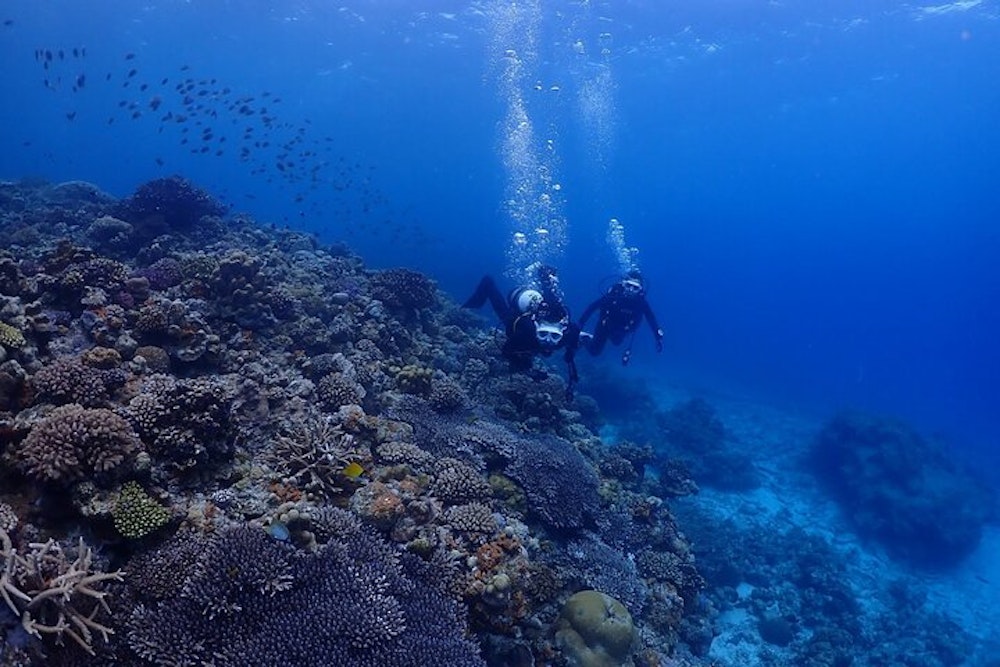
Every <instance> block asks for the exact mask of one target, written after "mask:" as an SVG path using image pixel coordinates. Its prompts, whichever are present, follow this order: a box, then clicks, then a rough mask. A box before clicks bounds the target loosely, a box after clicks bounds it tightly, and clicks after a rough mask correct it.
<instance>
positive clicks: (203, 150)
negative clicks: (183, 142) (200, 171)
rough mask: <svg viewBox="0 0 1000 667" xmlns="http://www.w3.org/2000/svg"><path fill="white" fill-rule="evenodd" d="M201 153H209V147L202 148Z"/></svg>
mask: <svg viewBox="0 0 1000 667" xmlns="http://www.w3.org/2000/svg"><path fill="white" fill-rule="evenodd" d="M199 152H200V153H207V152H208V146H202V147H201V150H200V151H199Z"/></svg>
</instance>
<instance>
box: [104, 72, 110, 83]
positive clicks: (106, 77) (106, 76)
mask: <svg viewBox="0 0 1000 667" xmlns="http://www.w3.org/2000/svg"><path fill="white" fill-rule="evenodd" d="M104 80H105V81H111V72H108V73H107V75H105V77H104Z"/></svg>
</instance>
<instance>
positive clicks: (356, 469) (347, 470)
mask: <svg viewBox="0 0 1000 667" xmlns="http://www.w3.org/2000/svg"><path fill="white" fill-rule="evenodd" d="M364 471H365V469H364V468H363V467H362V466H361V464H360V463H358V462H357V461H351V462H350V463H348V464H347V465H346V466H344V469H343V470H341V471H340V472H341V474H342V475H343V476H344V477H350V478H351V479H357V478H358V477H361V474H362V473H363V472H364Z"/></svg>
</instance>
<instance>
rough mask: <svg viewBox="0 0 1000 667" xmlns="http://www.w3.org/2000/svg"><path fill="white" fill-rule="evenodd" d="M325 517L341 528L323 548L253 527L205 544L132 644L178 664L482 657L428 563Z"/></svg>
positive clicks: (463, 666)
mask: <svg viewBox="0 0 1000 667" xmlns="http://www.w3.org/2000/svg"><path fill="white" fill-rule="evenodd" d="M327 514H329V515H330V516H327V517H326V518H327V520H329V521H330V522H331V523H333V524H336V528H335V530H333V531H331V532H332V533H334V534H333V535H332V536H331V537H330V541H329V542H327V543H326V544H325V545H323V546H322V547H321V548H320V549H319V550H318V551H317V552H315V553H306V552H301V551H297V550H295V549H294V548H293V547H292V546H290V545H288V544H286V543H281V542H277V541H275V540H273V539H271V538H269V537H268V536H267V534H266V533H265V532H264V531H263V530H260V529H254V528H236V529H233V530H230V531H226V532H225V533H223V534H221V535H219V536H218V537H216V538H214V539H212V540H209V541H207V542H205V543H204V550H203V551H202V552H201V554H200V555H199V556H198V559H197V562H196V564H195V566H194V567H193V568H192V569H191V570H189V571H188V572H187V573H186V574H185V579H186V581H185V582H184V585H183V588H182V590H181V593H180V595H177V596H173V597H165V598H163V599H161V600H159V601H154V602H150V603H149V604H146V605H143V606H140V607H138V608H137V609H136V610H135V612H134V613H133V614H132V616H131V618H130V619H129V621H128V623H127V639H128V644H129V646H130V647H131V648H132V650H133V651H134V652H135V653H136V654H138V655H139V656H141V657H142V658H144V659H146V660H148V661H149V662H151V663H153V664H156V665H175V666H178V667H179V666H188V665H190V666H192V667H193V666H195V665H202V664H207V663H209V662H210V663H211V664H214V665H216V666H217V667H237V666H239V665H247V664H260V665H278V664H293V665H301V666H303V667H312V666H316V667H319V666H321V665H322V666H331V667H375V666H376V665H398V666H400V667H410V666H413V667H416V666H418V665H420V666H423V665H432V664H441V665H444V664H447V665H452V666H454V667H482V666H483V665H484V664H485V663H484V662H483V661H482V659H481V658H480V657H479V651H478V648H477V647H476V645H475V643H474V642H472V641H470V640H468V639H467V638H466V637H465V632H466V626H465V618H464V615H463V613H462V611H461V608H460V607H459V606H458V605H457V604H456V603H455V602H453V601H452V600H450V599H448V598H447V597H446V596H445V595H443V594H442V593H441V592H439V591H438V590H437V588H436V587H435V585H434V584H432V583H431V582H432V579H433V577H434V576H435V570H434V569H433V568H432V566H430V565H428V564H425V563H423V562H422V561H420V560H419V559H417V558H416V557H414V556H412V555H410V554H405V553H398V552H396V551H395V550H394V549H393V548H392V547H391V546H390V545H389V544H387V543H386V542H385V541H384V540H382V539H381V538H380V537H379V536H378V535H377V534H375V533H374V532H372V531H371V530H370V529H365V528H363V527H361V526H360V524H358V523H357V520H356V519H355V518H354V517H351V516H350V515H349V514H347V513H344V512H342V511H339V510H328V511H327ZM337 514H341V516H342V517H343V518H338V517H336V516H335V515H337ZM171 548H173V547H172V546H171V544H170V543H168V545H167V546H166V547H164V549H167V550H169V549H171ZM208 617H211V619H212V621H211V622H210V623H206V622H205V619H206V618H208Z"/></svg>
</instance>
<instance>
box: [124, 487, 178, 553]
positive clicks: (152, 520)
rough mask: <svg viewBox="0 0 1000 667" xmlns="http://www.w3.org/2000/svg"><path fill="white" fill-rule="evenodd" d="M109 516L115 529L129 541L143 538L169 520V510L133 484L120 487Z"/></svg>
mask: <svg viewBox="0 0 1000 667" xmlns="http://www.w3.org/2000/svg"><path fill="white" fill-rule="evenodd" d="M111 515H112V517H113V518H114V521H115V528H116V529H117V530H118V532H119V533H121V535H122V536H123V537H127V538H129V539H136V538H138V537H144V536H146V535H148V534H150V533H151V532H153V531H154V530H156V529H157V528H159V527H160V526H162V525H163V524H165V523H166V522H167V521H169V520H170V510H168V509H167V508H166V507H163V506H162V505H160V504H159V503H157V502H156V501H155V500H153V499H152V498H151V497H150V496H149V494H147V493H146V492H145V491H144V490H143V489H142V487H141V486H139V485H138V484H137V483H135V482H128V483H127V484H125V486H123V487H122V491H121V494H120V495H119V496H118V502H117V503H116V504H115V509H114V510H113V511H112V513H111Z"/></svg>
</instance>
